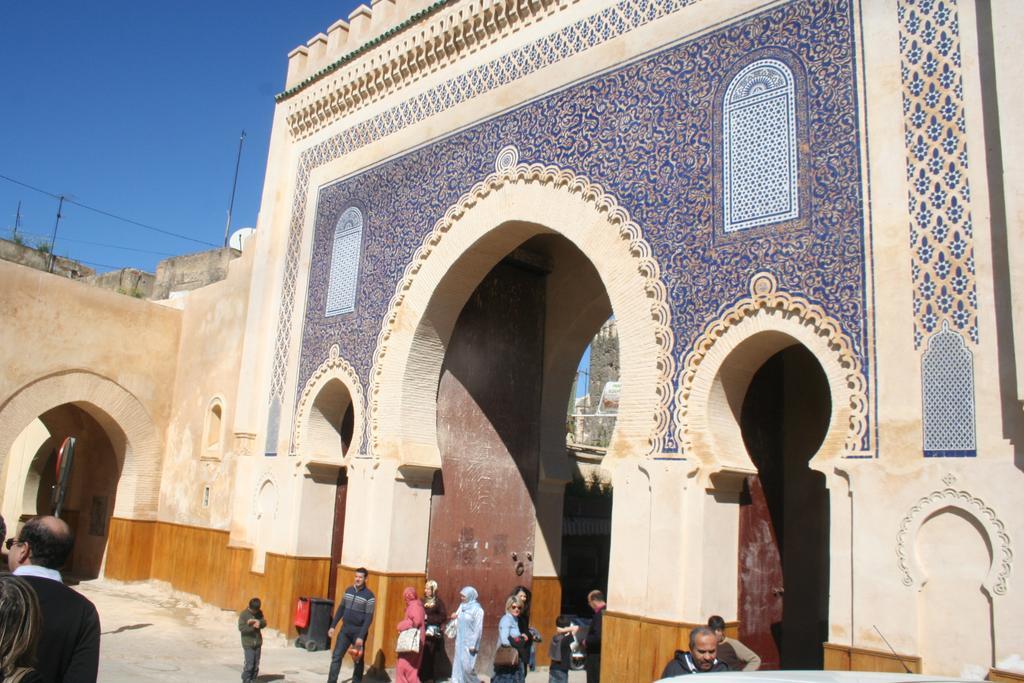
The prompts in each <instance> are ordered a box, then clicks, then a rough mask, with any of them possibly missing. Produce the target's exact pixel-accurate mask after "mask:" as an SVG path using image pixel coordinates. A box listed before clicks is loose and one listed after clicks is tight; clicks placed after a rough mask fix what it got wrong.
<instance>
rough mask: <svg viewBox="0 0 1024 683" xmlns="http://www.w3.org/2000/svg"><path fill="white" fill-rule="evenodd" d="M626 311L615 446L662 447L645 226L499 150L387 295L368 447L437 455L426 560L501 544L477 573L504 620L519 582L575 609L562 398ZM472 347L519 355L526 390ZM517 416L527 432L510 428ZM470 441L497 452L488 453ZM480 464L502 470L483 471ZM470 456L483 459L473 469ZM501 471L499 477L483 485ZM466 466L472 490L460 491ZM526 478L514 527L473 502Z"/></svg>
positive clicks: (664, 327) (382, 456)
mask: <svg viewBox="0 0 1024 683" xmlns="http://www.w3.org/2000/svg"><path fill="white" fill-rule="evenodd" d="M513 156H514V155H513ZM513 294H514V297H513ZM492 295H493V296H492ZM520 295H522V298H519V297H520ZM503 296H508V299H506V300H502V297H503ZM513 299H515V300H513ZM523 303H525V305H522V306H521V305H520V304H523ZM613 313H614V314H615V316H616V319H617V321H618V325H619V343H620V350H621V358H622V363H621V375H620V378H621V384H622V387H623V389H622V395H621V399H620V408H619V415H618V420H617V422H616V428H615V430H614V432H613V434H612V436H611V440H610V444H609V449H608V456H607V457H608V458H627V457H645V456H648V455H650V454H652V453H657V452H660V450H662V444H663V442H664V438H665V436H666V433H667V428H668V423H669V415H668V403H669V399H670V386H671V378H672V368H673V365H672V360H671V333H670V331H669V315H668V306H667V303H666V295H665V288H664V286H663V285H662V284H661V282H660V276H659V271H658V267H657V264H656V263H655V261H654V260H653V258H651V256H650V249H649V247H648V245H647V244H646V243H645V242H644V240H643V239H642V237H641V235H640V231H639V227H638V226H636V225H635V224H634V223H632V222H631V221H630V220H629V217H628V215H627V214H626V212H625V211H623V210H622V209H621V208H619V207H618V206H617V205H616V203H615V201H614V200H613V199H612V198H611V197H609V196H607V195H606V194H604V193H603V191H602V190H601V188H600V187H596V186H593V185H591V184H590V183H588V182H587V181H586V180H585V179H581V178H577V177H576V176H574V175H573V174H571V173H568V172H562V171H558V170H557V169H552V168H545V167H540V166H532V167H527V166H522V165H516V164H515V163H514V159H513V162H508V161H507V160H506V161H502V160H501V159H499V163H498V165H497V169H496V173H495V174H494V175H492V176H490V177H489V178H488V179H487V180H486V181H485V182H483V183H480V184H478V185H477V186H475V187H474V189H473V190H472V191H471V192H470V193H469V194H467V195H466V196H465V197H464V198H463V200H462V201H460V202H459V204H458V205H457V206H455V207H453V208H452V209H450V210H449V211H448V212H447V213H446V215H445V218H444V219H443V220H442V221H440V222H439V224H438V226H437V227H436V228H435V230H434V232H433V233H432V235H431V236H430V237H428V238H427V239H426V240H425V241H424V243H423V246H422V247H421V248H420V250H419V251H418V252H417V254H416V257H415V258H414V260H413V262H412V263H411V264H410V265H409V266H408V267H407V269H406V278H405V279H404V280H403V282H402V283H401V284H400V286H399V287H398V289H397V291H396V294H395V297H394V298H393V300H392V302H391V308H390V311H389V314H388V317H387V318H386V320H385V323H384V326H383V329H382V332H381V336H380V339H379V345H378V354H377V357H376V361H375V366H374V369H373V372H372V375H371V379H372V383H371V389H370V392H369V397H370V445H371V450H372V454H373V456H374V457H375V458H376V459H378V460H391V461H393V462H394V463H395V464H396V465H397V466H398V467H399V468H400V469H402V470H404V471H406V472H417V471H418V472H438V471H440V473H439V475H438V476H437V477H436V478H435V486H434V491H433V496H432V503H431V523H430V528H429V538H430V542H429V544H428V547H429V548H430V550H429V553H430V557H429V558H428V557H427V556H424V563H425V565H426V566H429V567H430V571H431V573H432V574H433V573H434V572H435V571H441V569H440V568H441V567H444V566H445V564H446V562H442V561H440V559H439V558H434V553H435V552H445V551H446V550H445V549H447V552H448V553H449V554H451V553H453V552H454V553H456V554H458V552H459V549H462V550H463V551H465V554H466V555H467V556H471V559H472V557H475V558H477V559H479V558H480V557H482V556H483V555H485V554H486V555H487V556H488V558H489V560H488V561H490V562H497V561H499V560H500V561H501V562H502V564H503V566H504V569H507V570H508V572H507V576H505V574H502V577H503V578H494V579H493V580H492V581H489V585H488V586H486V587H485V586H481V585H477V588H478V589H484V590H481V593H482V594H486V596H487V600H488V603H487V604H485V610H486V611H487V612H488V613H489V615H491V616H492V619H491V620H489V621H493V622H494V624H496V622H497V618H498V617H499V616H500V614H501V612H502V611H503V607H504V603H503V598H504V593H507V592H508V591H509V590H510V589H511V587H512V585H514V584H516V583H522V584H525V585H532V587H533V589H534V603H533V604H534V608H533V623H537V624H543V625H545V626H549V625H550V623H553V621H554V618H555V616H556V615H557V614H558V612H559V609H560V607H561V598H562V596H561V587H560V580H559V574H560V569H561V568H560V567H559V564H560V557H561V536H562V518H563V509H562V505H563V497H564V490H565V485H566V483H567V482H569V481H570V480H571V478H572V475H571V468H572V465H571V463H570V461H569V458H568V456H567V451H566V425H565V415H566V405H567V402H568V399H569V394H570V391H571V387H572V384H573V379H574V375H575V371H576V368H577V365H578V363H579V359H580V356H581V354H582V352H583V350H584V348H585V347H586V346H587V344H588V343H589V342H590V340H591V339H592V338H593V336H594V334H595V333H596V332H597V331H598V330H599V328H600V327H601V325H602V324H603V323H604V322H605V321H607V320H608V317H609V316H610V315H612V314H613ZM527 328H530V329H531V330H533V332H531V333H529V334H528V333H527ZM474 330H475V331H474ZM534 333H535V334H534ZM474 347H475V348H476V349H478V350H480V351H482V352H483V356H487V355H488V354H491V357H492V358H494V356H493V354H495V353H497V354H499V355H501V354H503V353H506V352H507V354H508V355H514V356H516V358H515V359H514V360H512V359H506V358H502V359H501V361H504V360H509V361H510V363H509V365H510V366H512V367H515V368H516V370H515V373H514V374H515V381H516V382H517V383H519V384H521V392H520V394H521V395H519V394H517V393H516V392H517V391H518V389H517V388H516V387H512V386H510V385H508V384H507V383H508V382H509V377H508V376H507V374H506V376H501V372H502V370H501V368H493V367H488V363H487V360H486V358H484V359H483V360H482V361H480V360H479V359H473V358H472V350H473V348H474ZM460 349H461V351H460ZM460 355H461V357H460ZM501 361H499V360H498V359H494V362H492V364H491V365H494V364H498V363H500V362H501ZM506 369H507V368H506ZM490 370H494V371H495V373H496V374H493V376H492V375H488V371H490ZM467 373H469V374H473V373H482V374H477V375H476V376H475V377H470V376H469V374H467ZM527 375H529V377H527ZM481 378H482V379H481ZM500 382H504V383H506V384H502V385H501V386H499V387H497V388H495V387H496V384H497V383H500ZM506 390H507V391H506ZM510 392H511V393H510ZM517 396H518V398H517ZM497 404H502V405H497ZM502 411H505V412H506V413H508V414H504V415H502V414H499V413H501V412H502ZM510 414H511V415H512V417H513V419H511V420H509V419H507V418H509V416H510ZM512 423H515V424H514V425H513V424H512ZM453 425H455V431H457V432H458V434H456V435H454V438H453V433H452V428H453ZM460 430H461V431H460ZM519 432H522V434H521V435H522V436H524V438H523V439H522V440H518V439H509V438H508V437H509V434H510V433H516V434H519ZM511 441H516V443H510V442H511ZM520 441H522V442H521V443H520ZM452 444H454V447H451V446H452ZM477 446H479V448H477ZM467 449H469V450H474V449H475V450H479V451H480V452H487V451H488V449H490V451H491V452H492V455H493V457H489V458H484V460H486V463H481V462H479V458H477V459H476V460H477V461H476V462H474V461H473V458H469V457H468V456H466V455H465V452H466V451H467ZM474 457H475V456H474ZM482 464H486V465H488V467H490V468H491V469H494V471H491V469H488V471H487V472H485V473H484V474H485V475H486V476H476V475H477V474H480V471H481V470H480V467H478V466H479V465H482ZM466 466H472V467H476V468H477V469H476V470H474V475H473V476H472V477H470V476H468V475H466V473H464V472H462V469H464V467H466ZM492 466H493V467H492ZM488 478H489V479H488ZM487 480H489V481H491V484H492V487H491V490H487V486H483V488H481V484H480V482H481V481H487ZM467 482H468V483H469V484H472V486H470V488H472V490H471V491H466V490H462V489H464V488H465V486H463V484H466V483H467ZM456 487H459V495H458V496H453V495H452V492H453V490H454V489H455V488H456ZM474 487H475V488H474ZM512 489H515V490H516V491H518V494H517V497H516V500H519V501H520V503H522V504H521V505H520V504H515V505H511V508H514V509H515V510H517V511H520V510H521V511H522V512H523V515H524V518H523V519H522V520H519V522H520V524H519V525H518V528H520V529H521V530H522V532H523V533H521V534H518V535H516V537H515V538H513V537H512V536H513V534H511V533H505V532H501V531H500V530H498V529H497V528H496V527H497V524H496V523H493V524H489V523H488V522H487V521H486V520H485V519H484V517H481V516H480V515H481V514H483V513H481V512H480V510H476V508H479V507H481V506H482V505H483V502H481V501H486V500H488V499H491V498H494V497H497V498H498V501H497V502H498V505H497V508H496V509H498V510H501V509H502V505H501V498H502V495H503V494H504V493H508V492H509V491H510V490H512ZM456 498H458V501H456ZM506 502H508V501H506ZM470 503H472V504H470ZM477 503H479V505H477ZM474 506H475V507H474ZM470 507H473V508H474V509H473V510H470V509H468V508H470ZM463 508H466V509H463ZM474 510H475V512H474ZM509 512H510V513H511V509H510V510H509ZM477 513H479V514H477ZM484 516H486V515H484ZM513 516H514V515H511V514H509V517H513ZM467 529H473V530H474V531H473V533H472V534H470V533H469V532H468V531H467ZM481 531H486V532H487V533H486V534H484V533H480V532H481ZM492 531H493V532H495V533H494V534H491V533H490V532H492ZM492 535H494V538H491V536H492ZM442 536H443V537H442ZM449 536H450V538H448V537H449ZM520 536H521V537H520ZM499 537H500V538H499ZM425 555H426V553H425ZM449 559H450V558H449ZM449 564H450V563H449ZM448 573H449V574H450V572H448ZM499 573H501V572H499ZM531 575H532V581H531ZM495 577H497V575H496V574H495ZM462 580H463V579H462V578H457V577H455V576H448V577H447V581H445V582H444V583H447V584H448V585H447V586H442V595H443V597H445V599H449V598H455V597H456V596H455V594H454V592H452V591H455V590H457V588H458V584H460V582H461V581H462ZM477 580H482V579H474V581H477ZM446 589H447V591H449V592H448V594H445V592H444V591H445V590H446ZM490 603H493V604H490ZM485 639H486V638H485ZM492 641H493V638H492V639H490V640H488V642H492Z"/></svg>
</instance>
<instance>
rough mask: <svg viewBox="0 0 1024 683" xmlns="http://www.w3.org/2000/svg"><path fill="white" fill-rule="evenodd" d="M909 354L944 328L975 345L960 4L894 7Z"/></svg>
mask: <svg viewBox="0 0 1024 683" xmlns="http://www.w3.org/2000/svg"><path fill="white" fill-rule="evenodd" d="M897 13H898V17H899V22H900V38H899V41H900V42H899V44H900V56H901V61H900V66H901V74H902V79H903V115H904V132H905V142H906V150H907V184H908V197H907V208H908V210H909V213H910V217H911V220H910V245H911V249H912V265H911V269H912V274H913V281H914V347H915V348H920V347H921V344H922V343H923V342H924V340H925V338H926V337H928V336H929V335H931V334H932V333H933V332H935V331H936V330H938V329H940V328H941V326H942V324H943V323H948V324H949V328H950V329H952V330H956V331H958V332H960V333H961V334H964V335H965V336H967V337H968V338H969V339H970V340H971V342H973V343H975V344H977V343H978V317H977V309H978V299H977V291H976V287H975V264H974V231H973V226H972V224H971V207H970V201H971V188H970V184H969V183H968V181H967V164H968V157H967V124H966V120H965V116H964V92H963V74H962V59H961V53H960V27H959V18H958V15H957V0H899V2H898V3H897Z"/></svg>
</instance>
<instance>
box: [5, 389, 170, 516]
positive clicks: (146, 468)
mask: <svg viewBox="0 0 1024 683" xmlns="http://www.w3.org/2000/svg"><path fill="white" fill-rule="evenodd" d="M66 403H70V404H73V405H75V406H78V407H79V408H81V409H82V410H84V411H85V412H87V413H88V414H89V415H90V416H92V417H93V418H94V419H96V421H97V422H99V424H100V426H101V427H103V429H104V431H105V432H106V433H107V435H108V436H109V438H110V440H111V442H112V445H113V446H114V449H115V452H117V453H118V455H119V458H120V460H121V461H122V469H121V478H120V480H119V481H118V485H117V501H116V503H115V507H114V515H115V516H117V517H122V518H126V519H156V513H157V506H158V504H159V500H160V476H161V469H162V462H161V461H162V458H161V451H160V438H159V436H158V434H157V430H156V427H155V426H154V424H153V420H152V418H151V417H150V415H149V412H148V411H147V410H146V408H145V406H143V405H142V403H141V402H140V401H139V399H138V398H136V397H135V396H134V395H133V394H132V393H131V392H129V391H128V390H127V389H125V388H124V387H122V386H121V385H119V384H117V383H116V382H113V381H112V380H110V379H108V378H106V377H103V376H101V375H98V374H95V373H93V372H89V371H86V370H69V371H65V372H60V373H55V374H52V375H48V376H46V377H42V378H40V379H37V380H35V381H33V382H30V383H28V384H26V385H25V386H24V387H22V388H21V389H19V390H18V391H17V392H15V393H14V394H13V395H12V396H11V398H10V399H8V400H7V401H6V402H5V403H4V404H3V405H2V406H0V471H3V470H6V468H7V464H8V462H7V461H8V458H7V455H8V453H10V450H11V446H12V445H13V443H14V440H15V439H16V438H17V437H18V435H19V434H20V433H21V431H22V430H23V429H24V428H25V426H26V425H28V424H29V423H30V422H32V420H34V419H35V418H36V417H38V416H39V415H42V414H43V413H45V412H46V411H48V410H51V409H52V408H55V407H57V406H60V405H64V404H66ZM5 477H6V472H5Z"/></svg>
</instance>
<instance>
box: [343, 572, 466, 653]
mask: <svg viewBox="0 0 1024 683" xmlns="http://www.w3.org/2000/svg"><path fill="white" fill-rule="evenodd" d="M369 571H370V574H369V576H367V578H366V585H367V586H368V587H369V588H370V590H371V591H373V595H374V597H375V599H376V602H375V606H374V613H373V623H372V624H371V625H370V634H369V636H368V637H367V639H366V643H365V644H364V646H365V648H366V651H365V652H366V653H365V655H364V656H365V657H366V663H367V665H368V667H369V669H368V671H373V672H374V673H380V672H383V671H384V669H385V668H388V667H394V666H395V661H396V658H395V644H396V642H397V641H398V622H400V621H401V620H402V619H404V618H405V599H404V598H403V597H402V592H403V591H404V590H405V589H406V587H407V586H412V587H413V588H415V589H416V595H418V596H420V598H421V599H422V598H423V584H424V583H426V581H427V575H426V573H419V574H405V573H389V572H376V571H374V570H373V569H370V570H369ZM353 574H355V568H354V567H346V566H344V565H338V579H337V585H336V587H335V593H334V596H335V604H336V605H337V604H340V601H341V597H342V595H344V594H345V590H346V589H347V588H348V587H349V586H351V585H352V575H353ZM451 609H454V608H451Z"/></svg>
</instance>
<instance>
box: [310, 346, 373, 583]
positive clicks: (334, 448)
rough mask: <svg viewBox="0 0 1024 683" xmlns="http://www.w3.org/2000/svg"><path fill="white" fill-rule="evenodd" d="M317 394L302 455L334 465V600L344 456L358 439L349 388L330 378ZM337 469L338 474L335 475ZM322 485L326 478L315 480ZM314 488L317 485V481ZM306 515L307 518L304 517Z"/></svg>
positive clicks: (340, 541)
mask: <svg viewBox="0 0 1024 683" xmlns="http://www.w3.org/2000/svg"><path fill="white" fill-rule="evenodd" d="M327 364H328V365H333V366H339V365H341V362H340V359H339V358H338V357H337V349H336V347H335V348H333V349H331V358H330V359H329V360H328V361H327ZM313 389H314V390H315V392H316V393H315V394H314V395H313V401H312V404H311V405H310V408H309V413H308V415H307V416H306V417H305V419H304V420H303V422H302V423H301V424H300V432H299V433H300V436H299V439H300V441H299V444H298V445H299V446H300V448H299V452H300V454H302V455H304V456H307V457H309V458H310V459H312V460H314V461H320V462H328V463H333V464H334V466H332V467H329V468H326V469H327V471H328V472H329V474H327V475H326V476H329V477H333V478H334V482H333V483H334V500H333V515H332V518H331V519H332V521H331V562H330V573H329V575H328V580H327V597H328V598H330V599H334V594H335V584H336V583H337V577H338V565H339V564H340V563H341V554H342V549H343V547H344V542H345V506H346V502H347V499H348V473H347V471H346V469H345V467H343V466H341V464H342V463H343V462H344V458H345V456H347V455H348V453H349V450H350V449H351V447H352V445H353V441H354V439H355V438H356V437H357V436H358V435H357V434H356V433H355V420H356V416H355V401H353V399H352V393H351V391H350V390H349V387H348V385H346V384H345V382H343V381H342V380H341V379H340V378H339V377H337V376H331V375H328V376H327V378H326V379H325V381H321V382H320V384H319V386H317V387H313ZM335 468H336V474H335V473H334V472H335ZM314 479H318V480H319V481H321V482H322V483H330V482H329V480H327V481H325V480H324V479H325V476H324V475H323V474H321V475H320V476H319V477H314ZM313 485H318V484H317V483H316V482H315V481H314V482H313ZM305 516H306V515H304V517H305ZM318 516H319V511H315V510H314V511H310V514H309V517H310V518H311V519H312V518H313V517H318Z"/></svg>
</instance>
